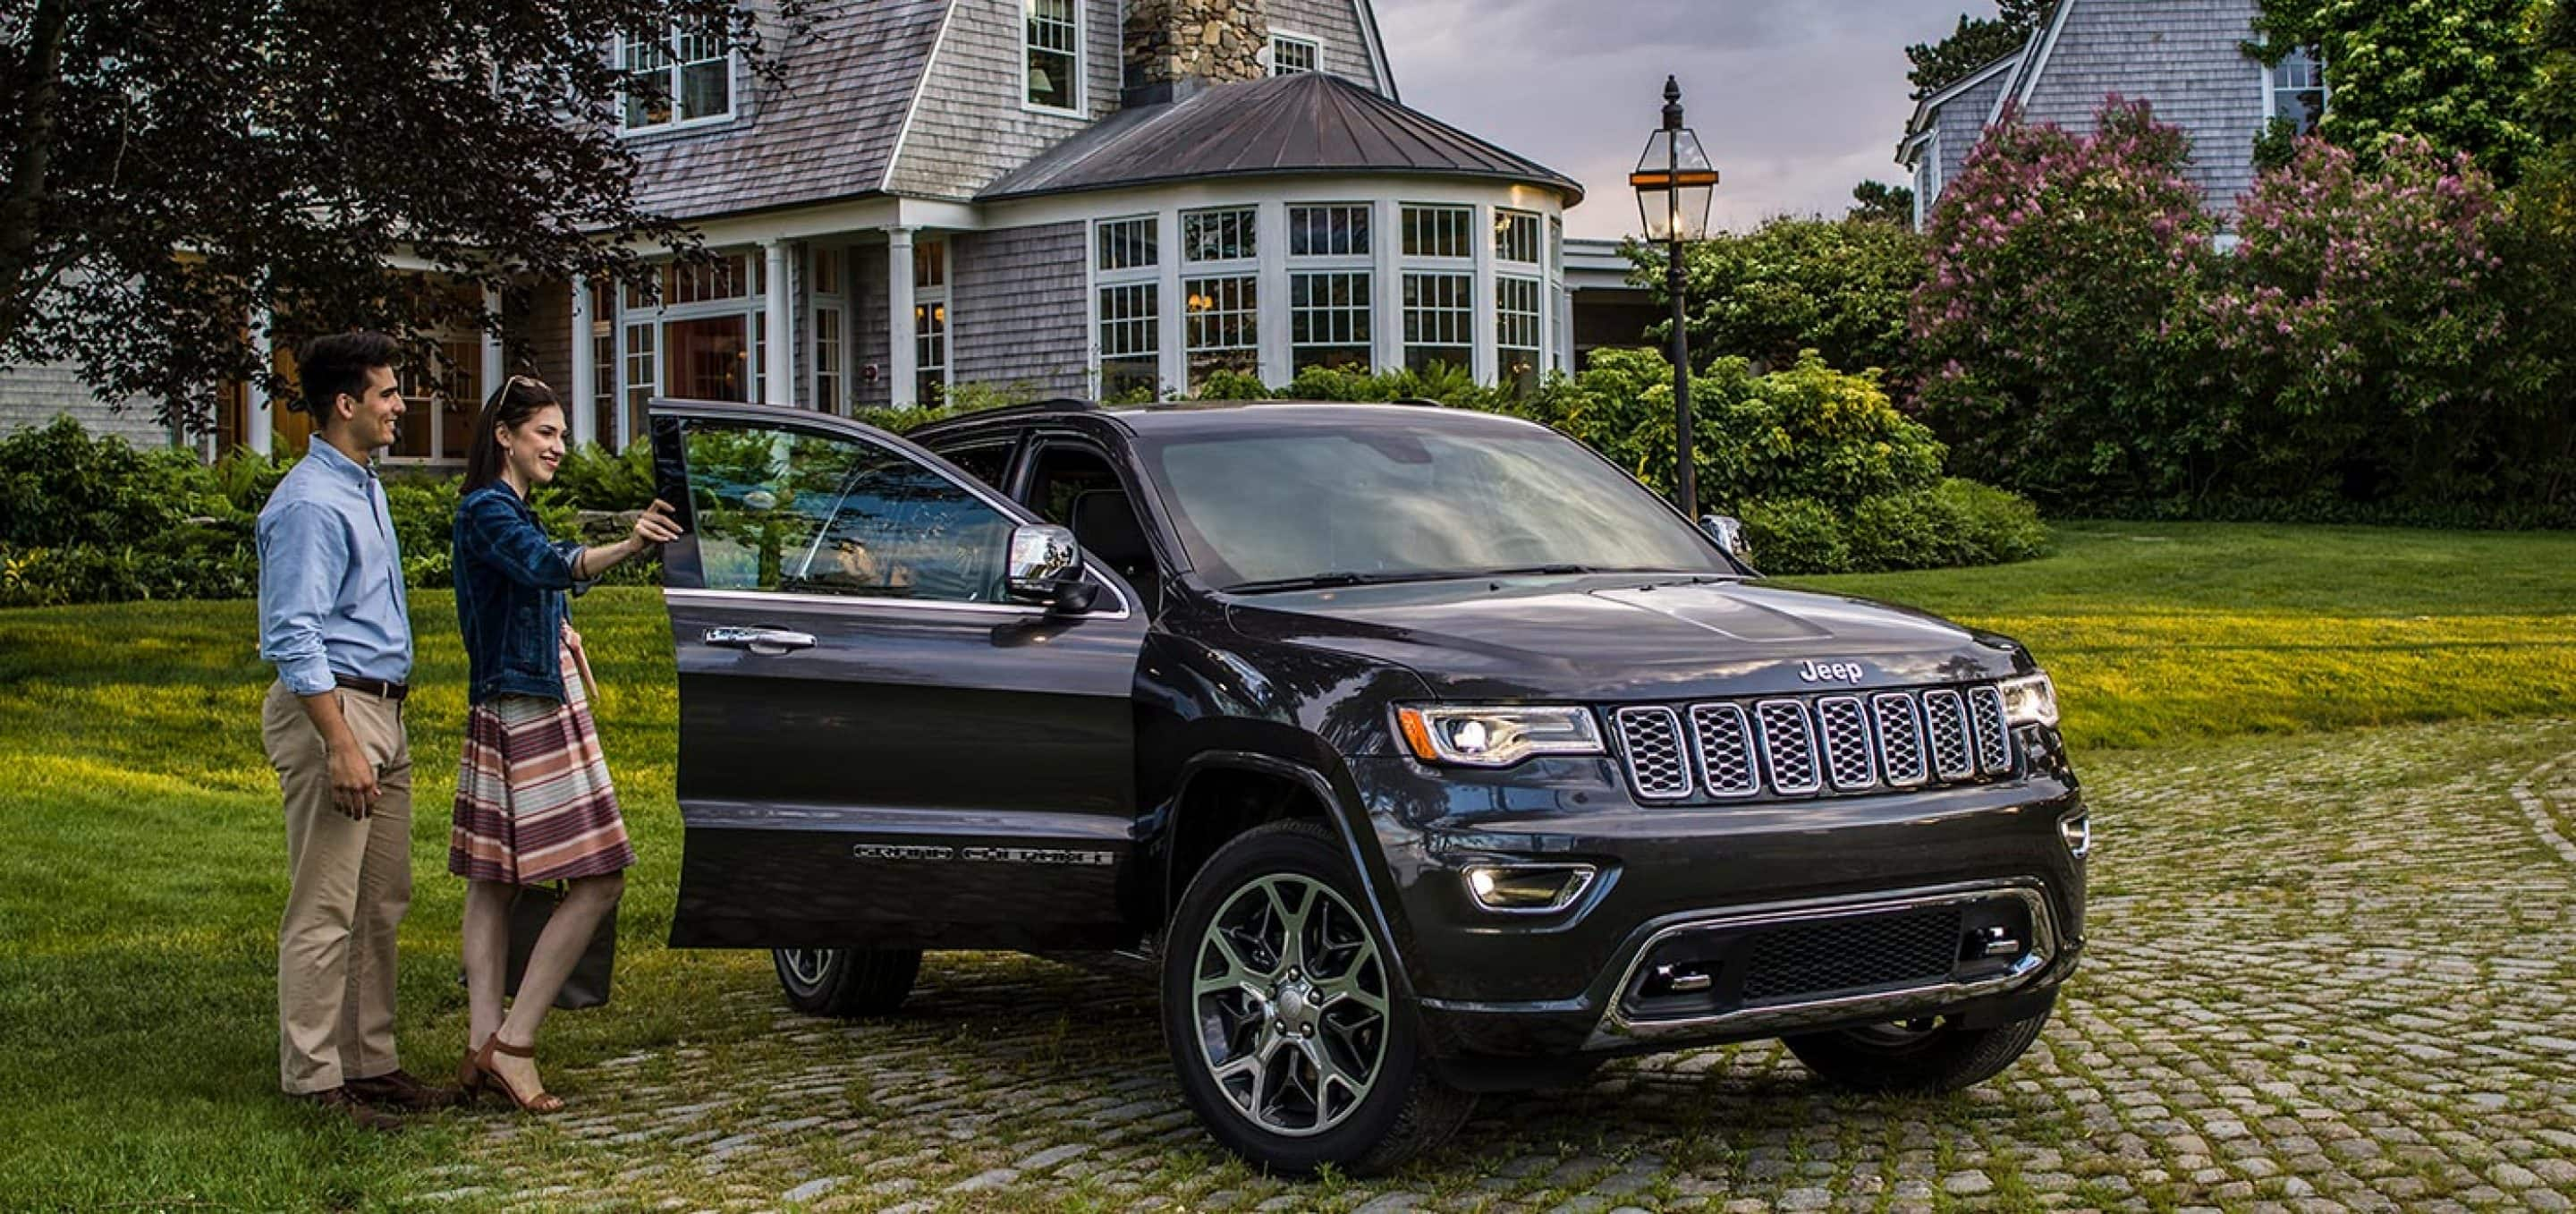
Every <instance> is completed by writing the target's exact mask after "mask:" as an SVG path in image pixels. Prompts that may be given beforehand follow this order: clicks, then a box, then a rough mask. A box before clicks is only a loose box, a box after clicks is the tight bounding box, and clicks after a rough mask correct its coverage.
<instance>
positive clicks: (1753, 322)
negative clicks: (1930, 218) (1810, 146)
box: [1630, 216, 1923, 395]
mask: <svg viewBox="0 0 2576 1214" xmlns="http://www.w3.org/2000/svg"><path fill="white" fill-rule="evenodd" d="M1630 256H1632V257H1634V258H1635V259H1636V260H1637V263H1638V266H1639V269H1640V277H1643V278H1647V279H1650V280H1651V284H1652V286H1653V288H1654V289H1655V290H1656V292H1657V294H1658V298H1659V300H1660V298H1661V292H1662V290H1663V283H1664V276H1663V274H1662V273H1661V272H1660V271H1661V268H1662V266H1663V258H1662V250H1661V248H1660V247H1656V248H1645V247H1635V246H1632V248H1631V250H1630ZM1647 271H1653V272H1652V273H1648V272H1647ZM1683 272H1684V274H1685V276H1686V282H1687V290H1688V292H1689V296H1688V297H1689V300H1690V339H1691V355H1692V361H1693V362H1694V363H1709V362H1712V361H1714V360H1716V359H1720V358H1727V357H1737V358H1744V359H1748V360H1751V361H1752V362H1753V363H1754V364H1756V367H1757V371H1764V370H1769V369H1772V368H1785V367H1789V366H1792V365H1795V364H1796V363H1797V362H1798V361H1799V358H1800V355H1801V352H1802V351H1813V352H1816V353H1818V354H1820V355H1821V356H1822V357H1823V359H1824V361H1825V364H1826V365H1827V366H1830V367H1833V368H1835V369H1837V370H1841V371H1850V372H1860V371H1867V370H1871V369H1878V370H1882V371H1886V372H1890V373H1891V374H1893V375H1897V376H1900V377H1902V373H1903V372H1905V371H1906V370H1907V369H1908V368H1910V367H1911V366H1912V365H1913V364H1912V360H1911V358H1910V357H1909V355H1908V353H1907V349H1906V341H1905V309H1906V301H1907V299H1908V298H1910V297H1911V296H1912V295H1913V292H1914V288H1915V287H1916V286H1917V285H1918V284H1920V283H1921V282H1922V281H1923V238H1922V237H1920V236H1917V235H1915V234H1914V231H1913V229H1911V228H1908V227H1899V226H1896V225H1892V224H1885V223H1877V222H1873V221H1870V220H1862V219H1793V218H1789V217H1786V216H1783V217H1780V218H1776V219H1772V220H1770V221H1768V222H1766V223H1764V224H1763V225H1762V226H1761V227H1759V228H1756V229H1754V230H1753V231H1750V232H1744V233H1719V234H1716V235H1714V236H1712V237H1710V238H1709V239H1707V240H1703V241H1698V242H1695V243H1693V244H1691V245H1690V246H1689V248H1688V251H1687V252H1686V253H1685V254H1684V255H1683ZM1664 306H1666V307H1670V306H1671V305H1670V304H1669V303H1667V304H1665V305H1664ZM1671 328H1672V326H1671V322H1670V321H1667V322H1665V323H1664V324H1663V325H1662V326H1660V330H1659V334H1658V336H1659V340H1661V341H1663V342H1669V341H1670V340H1671ZM1909 385H1910V379H1907V380H1905V382H1900V383H1897V384H1896V385H1895V386H1896V388H1897V389H1898V390H1899V394H1900V395H1902V394H1904V390H1905V389H1906V388H1907V387H1908V386H1909Z"/></svg>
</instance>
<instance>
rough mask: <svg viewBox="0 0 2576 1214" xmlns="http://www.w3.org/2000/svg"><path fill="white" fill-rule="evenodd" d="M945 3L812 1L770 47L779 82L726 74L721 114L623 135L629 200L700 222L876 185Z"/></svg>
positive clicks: (984, 1)
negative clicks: (798, 29)
mask: <svg viewBox="0 0 2576 1214" xmlns="http://www.w3.org/2000/svg"><path fill="white" fill-rule="evenodd" d="M956 2H957V3H961V4H968V5H987V6H989V5H991V4H992V3H994V0H956ZM1106 2H1109V3H1111V4H1112V7H1114V0H1106ZM950 3H951V0H821V2H820V3H818V4H816V5H815V7H814V8H813V9H812V10H811V11H810V12H809V13H808V19H809V20H810V21H811V23H812V24H811V26H810V30H809V33H808V35H807V37H805V38H804V39H802V40H800V41H797V42H795V43H792V44H790V43H787V42H786V41H785V39H784V38H783V37H781V38H779V39H778V40H777V41H776V42H775V44H774V45H773V47H772V49H773V51H774V52H775V53H776V54H777V55H778V56H779V63H780V64H781V65H782V66H783V67H784V69H785V74H784V75H783V76H782V77H781V78H780V79H778V80H777V81H775V82H771V81H767V80H763V79H761V78H759V77H758V76H755V75H752V74H750V73H748V72H741V71H737V72H736V77H737V79H736V81H735V94H734V96H735V107H736V108H735V115H736V116H735V117H734V119H733V120H732V121H730V122H726V123H723V124H721V125H716V126H710V127H702V128H697V129H692V130H679V131H670V132H661V133H655V132H647V133H644V134H638V135H632V136H628V137H627V140H626V147H627V149H628V150H629V151H631V152H633V153H634V155H635V158H636V162H637V170H638V172H637V177H636V194H637V198H638V201H640V202H641V203H642V204H643V205H644V206H645V207H646V208H647V209H648V210H654V211H659V212H662V213H665V214H670V215H676V216H679V217H682V218H703V217H708V216H714V215H722V214H728V213H731V212H735V211H743V210H751V209H755V208H765V207H775V206H787V205H793V204H797V203H808V202H821V201H825V200H829V199H835V198H846V197H850V196H852V195H856V194H863V193H868V192H871V191H875V190H877V189H879V188H881V187H882V186H883V184H884V179H885V172H886V166H887V162H888V160H889V159H890V158H891V157H892V155H893V152H894V146H895V138H896V134H897V132H898V131H900V130H901V129H902V127H903V116H904V111H905V109H906V108H907V107H909V106H910V105H911V103H912V97H913V91H914V88H915V86H916V85H918V84H919V83H920V81H921V76H922V67H923V63H924V61H925V60H927V59H928V57H929V55H930V50H931V46H932V44H933V43H934V42H936V41H937V39H938V34H939V28H940V22H941V19H942V18H943V17H945V16H946V15H947V11H948V7H949V4H950Z"/></svg>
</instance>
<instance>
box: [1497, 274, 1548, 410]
mask: <svg viewBox="0 0 2576 1214" xmlns="http://www.w3.org/2000/svg"><path fill="white" fill-rule="evenodd" d="M1540 295H1541V291H1540V288H1539V281H1538V280H1537V279H1535V278H1508V277H1505V278H1496V279H1495V280H1494V336H1495V342H1494V344H1495V346H1496V347H1497V353H1498V354H1499V356H1500V358H1501V379H1502V382H1503V383H1505V384H1509V385H1511V386H1513V387H1516V388H1518V389H1520V390H1521V391H1523V392H1528V391H1530V390H1532V389H1534V388H1536V387H1538V376H1539V370H1540V360H1539V344H1538V330H1539V324H1538V318H1539V298H1540Z"/></svg>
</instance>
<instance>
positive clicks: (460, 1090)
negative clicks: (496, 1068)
mask: <svg viewBox="0 0 2576 1214" xmlns="http://www.w3.org/2000/svg"><path fill="white" fill-rule="evenodd" d="M484 1040H486V1041H489V1040H490V1038H488V1037H487V1038H485V1039H484ZM482 1056H483V1050H482V1047H480V1046H476V1047H473V1048H470V1049H468V1050H466V1051H465V1060H464V1061H463V1062H459V1063H457V1064H456V1102H457V1103H458V1104H466V1103H470V1102H471V1101H472V1100H473V1099H474V1098H475V1097H476V1096H478V1095H480V1094H482V1091H483V1089H484V1087H485V1086H486V1085H487V1084H488V1083H490V1082H491V1072H489V1071H486V1070H484V1069H483V1064H482V1063H480V1062H478V1061H476V1060H477V1059H479V1058H481V1057H482Z"/></svg>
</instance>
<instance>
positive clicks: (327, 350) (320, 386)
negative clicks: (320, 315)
mask: <svg viewBox="0 0 2576 1214" xmlns="http://www.w3.org/2000/svg"><path fill="white" fill-rule="evenodd" d="M401 357H402V344H401V343H399V342H397V341H395V340H394V339H392V338H390V337H387V336H385V335H384V334H382V333H369V332H365V331H359V332H353V333H326V334H323V335H322V336H320V337H316V338H314V339H313V340H311V341H308V342H306V343H304V348H303V349H302V350H299V351H297V352H296V355H295V371H296V377H297V379H298V380H300V381H301V382H302V384H303V395H302V398H301V399H299V400H296V401H293V402H290V407H292V408H296V409H301V410H303V411H304V412H306V413H309V414H312V415H313V421H314V424H315V425H317V426H318V425H327V424H328V423H329V422H330V419H331V417H332V411H331V406H332V404H333V403H334V402H336V401H338V400H339V399H340V398H341V397H343V396H355V397H364V396H365V395H366V394H367V373H368V372H369V371H372V370H374V369H376V368H377V367H387V368H390V367H392V366H394V365H395V364H396V363H397V362H398V361H400V359H401Z"/></svg>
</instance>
